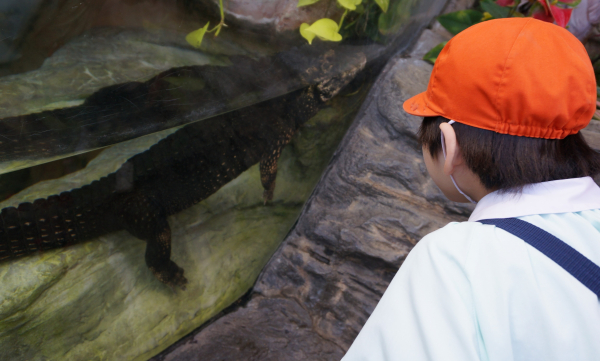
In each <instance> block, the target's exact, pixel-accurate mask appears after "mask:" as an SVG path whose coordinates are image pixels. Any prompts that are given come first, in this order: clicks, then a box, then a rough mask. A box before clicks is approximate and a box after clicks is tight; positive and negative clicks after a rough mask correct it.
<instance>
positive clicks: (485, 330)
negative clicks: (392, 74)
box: [343, 18, 600, 361]
mask: <svg viewBox="0 0 600 361" xmlns="http://www.w3.org/2000/svg"><path fill="white" fill-rule="evenodd" d="M595 108H596V84H595V79H594V71H593V69H592V66H591V63H590V60H589V57H588V55H587V53H586V51H585V49H584V47H583V45H582V44H581V43H580V42H579V41H578V40H577V39H576V38H575V37H574V36H572V35H571V34H570V33H569V32H568V31H566V30H564V29H562V28H560V27H558V26H556V25H553V24H550V23H545V22H541V21H538V20H535V19H531V18H512V19H501V20H491V21H487V22H484V23H481V24H478V25H475V26H472V27H470V28H469V29H467V30H465V31H463V32H461V33H460V34H458V35H457V36H455V37H454V38H453V39H452V40H451V41H450V42H448V44H447V45H446V46H445V47H444V49H443V51H442V52H441V54H440V56H439V57H438V59H437V61H436V63H435V66H434V68H433V72H432V74H431V78H430V80H429V85H428V88H427V91H426V92H424V93H421V94H418V95H417V96H415V97H413V98H411V99H409V100H407V101H406V102H405V103H404V110H405V111H406V112H408V113H410V114H413V115H418V116H423V117H425V118H424V120H423V123H422V125H421V129H420V131H419V140H420V142H421V145H422V147H423V156H424V158H425V164H426V166H427V170H428V172H429V174H430V175H431V177H432V178H433V180H434V182H435V183H436V184H437V185H438V187H439V188H440V189H441V190H442V192H443V193H444V194H445V195H446V197H448V199H450V200H452V201H458V202H466V201H468V200H472V201H473V202H478V203H477V206H476V208H475V210H474V212H473V214H472V215H471V217H470V218H469V221H468V222H462V223H450V224H448V225H447V226H445V227H444V228H442V229H440V230H438V231H435V232H433V233H431V234H429V235H427V236H426V237H425V238H423V240H421V241H420V242H419V243H418V244H417V246H415V248H414V249H413V250H412V251H411V253H410V255H409V256H408V257H407V259H406V261H405V262H404V264H403V265H402V267H401V268H400V271H399V272H398V274H397V275H396V277H395V278H394V279H393V281H392V282H391V284H390V285H389V288H388V289H387V291H386V292H385V294H384V295H383V297H382V299H381V300H380V302H379V304H378V305H377V307H376V308H375V310H374V311H373V313H372V315H371V317H370V318H369V320H368V321H367V323H366V324H365V326H364V327H363V329H362V330H361V332H360V334H359V335H358V337H357V338H356V340H355V341H354V343H353V344H352V346H351V347H350V349H349V351H348V353H347V354H346V356H345V357H344V359H343V361H358V360H387V361H392V360H411V361H412V360H444V361H447V360H459V361H468V360H491V361H495V360H498V361H511V360H543V361H551V360H577V361H584V360H590V361H591V360H600V303H599V301H598V296H599V295H600V268H599V267H598V266H596V265H598V264H600V188H598V186H597V185H596V184H595V183H594V181H593V180H592V178H591V176H593V175H596V174H597V173H599V172H600V156H599V155H598V154H597V153H596V152H594V151H593V150H592V149H590V147H589V146H588V145H587V144H586V142H585V140H584V139H583V138H582V136H581V135H580V133H578V131H579V130H580V129H582V128H584V127H585V126H586V125H587V124H588V123H589V121H590V119H591V117H592V114H593V113H594V110H595ZM515 218H517V219H515ZM489 219H492V220H489ZM498 219H500V220H498ZM486 220H489V221H486ZM523 221H525V222H523ZM532 225H533V226H532ZM553 236H554V237H553ZM555 237H556V238H555Z"/></svg>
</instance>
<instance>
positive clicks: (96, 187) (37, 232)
mask: <svg viewBox="0 0 600 361" xmlns="http://www.w3.org/2000/svg"><path fill="white" fill-rule="evenodd" d="M113 183H114V175H110V176H109V177H105V178H103V179H101V180H100V181H94V182H92V183H91V184H89V185H86V186H84V187H81V188H77V189H73V190H71V191H68V192H63V193H61V194H59V195H53V196H50V197H48V198H45V199H43V198H40V199H36V200H35V201H34V202H33V203H30V202H26V203H21V204H19V206H18V207H16V208H15V207H7V208H4V209H2V211H0V261H2V260H8V259H12V258H18V257H22V256H27V255H30V254H33V253H37V252H45V251H48V250H50V249H54V248H61V247H66V246H69V245H72V244H76V243H80V242H83V241H86V240H88V239H91V238H93V237H97V236H99V235H101V234H105V233H108V232H110V231H113V230H115V221H114V217H111V216H110V215H111V213H112V212H111V210H110V209H108V208H109V207H110V205H111V198H110V196H111V193H112V190H111V189H110V185H111V184H112V185H113V186H114V184H113Z"/></svg>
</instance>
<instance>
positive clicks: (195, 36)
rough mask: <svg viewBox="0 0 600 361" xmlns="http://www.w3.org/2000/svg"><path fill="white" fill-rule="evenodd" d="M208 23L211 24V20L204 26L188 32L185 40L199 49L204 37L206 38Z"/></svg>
mask: <svg viewBox="0 0 600 361" xmlns="http://www.w3.org/2000/svg"><path fill="white" fill-rule="evenodd" d="M208 24H210V22H208V23H206V25H204V27H202V28H200V29H198V30H194V31H192V32H191V33H189V34H187V36H186V37H185V41H187V42H188V44H190V45H191V46H193V47H194V48H196V49H199V48H200V45H201V44H202V39H204V34H206V30H208Z"/></svg>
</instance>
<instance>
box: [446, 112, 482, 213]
mask: <svg viewBox="0 0 600 361" xmlns="http://www.w3.org/2000/svg"><path fill="white" fill-rule="evenodd" d="M454 123H456V122H455V121H454V120H451V121H449V122H448V124H450V125H452V124H454ZM441 135H442V153H444V159H446V142H445V139H444V133H443V132H441ZM450 179H452V183H453V184H454V187H456V190H457V191H458V192H459V193H460V194H462V195H463V196H465V198H466V199H468V200H469V202H471V203H473V204H476V203H477V202H475V201H474V200H473V199H471V197H469V196H468V195H466V194H465V192H463V191H462V190H461V189H460V188H458V184H456V181H455V180H454V177H453V176H452V174H450Z"/></svg>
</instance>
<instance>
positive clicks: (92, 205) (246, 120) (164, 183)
mask: <svg viewBox="0 0 600 361" xmlns="http://www.w3.org/2000/svg"><path fill="white" fill-rule="evenodd" d="M338 53H339V54H338ZM258 64H260V63H258ZM315 64H316V65H315V66H312V67H308V68H306V69H305V70H304V72H303V73H301V74H299V75H300V76H302V77H303V79H304V82H305V86H303V87H301V88H300V89H297V90H294V91H291V92H289V93H287V94H284V95H282V96H278V97H274V98H272V99H269V100H267V101H263V102H260V103H256V104H254V105H252V106H248V107H245V108H241V109H238V110H234V111H231V112H227V113H223V114H221V115H218V116H215V117H212V118H209V119H205V120H201V121H198V122H195V123H191V124H189V125H187V126H185V127H182V128H181V129H179V130H178V131H176V132H174V133H173V134H171V135H170V136H168V137H166V138H164V139H162V140H161V141H159V142H158V143H156V144H154V145H153V146H152V147H150V148H149V149H148V150H146V151H145V152H142V153H139V154H137V155H135V156H133V157H131V158H129V159H128V160H127V161H126V162H125V163H123V165H122V166H121V167H120V168H119V169H118V170H117V171H116V172H114V173H111V174H108V175H106V176H104V177H102V178H100V179H99V180H96V181H93V182H92V183H90V184H88V185H85V186H83V187H81V188H76V189H72V190H70V191H67V192H63V193H60V194H56V195H51V196H49V197H47V198H40V199H37V200H35V201H34V202H31V203H30V202H27V203H21V204H19V205H18V206H17V207H7V208H4V209H2V210H1V212H0V218H1V219H0V260H10V259H14V258H17V257H22V256H27V255H31V254H35V253H38V252H44V251H47V250H50V249H55V248H59V247H65V246H68V245H72V244H77V243H80V242H84V241H88V240H92V239H94V238H96V237H98V236H101V235H104V234H107V233H111V232H116V231H119V230H127V231H128V232H129V233H130V234H131V235H133V236H134V237H136V238H138V239H140V240H143V241H145V242H146V243H147V244H146V251H145V261H146V265H147V266H148V268H149V269H150V271H151V272H152V273H153V274H154V276H155V277H156V278H157V279H158V280H159V281H160V282H162V283H164V284H166V285H167V286H169V287H171V288H172V289H174V290H175V289H177V288H181V289H185V286H186V284H187V282H188V281H187V279H186V278H185V276H184V270H183V269H182V268H181V267H179V266H178V265H177V264H176V263H175V262H174V261H173V260H171V230H170V228H169V222H168V219H167V217H169V216H170V215H173V214H175V213H178V212H180V211H182V210H184V209H186V208H189V207H191V206H192V205H194V204H196V203H198V202H200V201H202V200H204V199H205V198H207V197H208V196H210V195H211V194H213V193H215V192H216V191H217V190H218V189H219V188H221V187H222V186H223V185H225V184H226V183H228V182H229V181H231V180H233V179H234V178H236V177H237V176H238V175H240V174H241V173H242V172H243V171H245V170H247V169H248V168H249V167H251V166H253V165H254V164H256V163H260V165H259V167H260V178H261V183H262V186H263V188H264V193H263V198H264V201H265V203H266V202H269V201H270V200H272V197H273V190H274V188H275V180H276V174H277V160H278V158H279V155H280V154H281V151H282V149H283V148H284V147H285V146H286V144H288V143H289V142H290V140H291V139H292V136H293V135H294V134H295V133H296V131H297V130H298V129H299V128H300V127H301V126H302V124H304V123H305V122H306V121H307V120H308V119H310V118H311V117H313V116H314V115H315V114H316V113H317V112H318V111H319V110H320V109H322V108H323V107H325V106H326V102H327V101H328V100H329V99H331V98H332V97H333V96H335V95H336V94H338V93H339V92H340V90H341V89H342V88H344V87H345V86H346V85H347V84H349V83H350V82H351V81H352V80H353V79H354V78H355V77H356V76H357V74H358V73H359V72H361V71H362V70H363V69H364V67H365V65H366V58H365V56H364V55H363V54H361V53H357V52H341V51H340V52H337V53H336V51H335V50H329V51H328V52H326V53H324V54H323V56H321V58H320V61H319V62H317V63H315ZM340 64H341V65H340ZM334 65H335V66H334ZM195 70H197V69H194V67H183V68H177V69H171V70H169V71H167V72H164V73H161V74H159V75H157V76H156V77H154V78H153V79H150V80H149V81H147V82H144V83H139V82H131V83H125V84H119V85H115V86H111V87H107V88H105V89H102V90H100V91H98V92H97V93H94V94H92V95H91V96H90V97H89V98H88V99H87V100H86V102H85V104H84V105H86V106H99V105H101V104H103V102H104V103H106V102H107V101H108V100H111V99H135V98H136V97H137V98H139V97H140V94H148V93H149V94H152V91H151V89H152V87H153V86H154V87H156V84H158V83H160V82H161V81H163V80H164V79H165V78H166V77H167V76H168V77H169V78H170V79H171V81H172V80H173V78H174V77H175V78H176V77H177V76H178V75H179V76H181V77H189V75H190V73H193V72H194V71H195ZM258 70H259V69H257V71H258ZM149 89H150V91H149ZM147 103H148V104H153V105H154V104H155V103H150V102H147ZM137 108H140V107H139V106H138V107H137ZM153 111H157V110H156V109H154V110H153ZM63 112H64V111H63ZM138 112H141V113H142V114H148V110H147V109H139V110H138ZM67 113H68V112H67ZM56 114H57V113H55V114H54V115H53V116H58V115H56ZM133 116H139V114H138V115H135V114H133Z"/></svg>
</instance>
